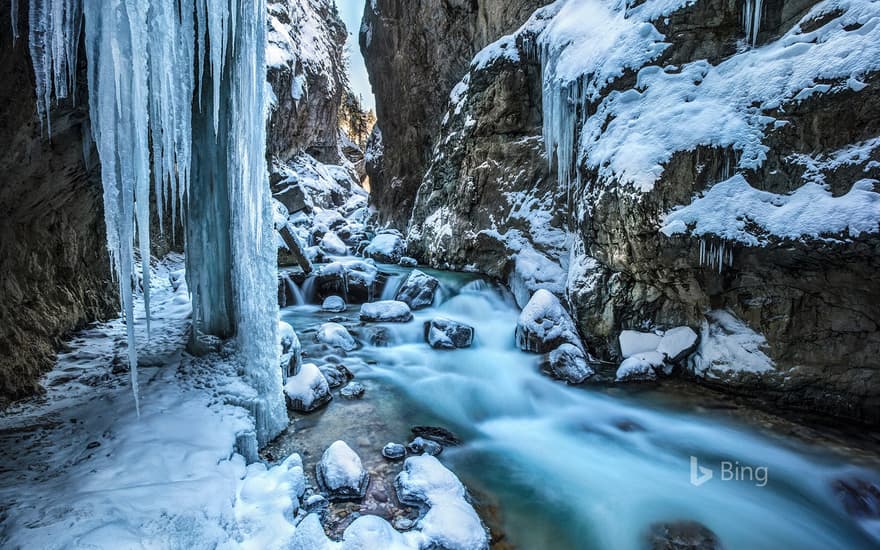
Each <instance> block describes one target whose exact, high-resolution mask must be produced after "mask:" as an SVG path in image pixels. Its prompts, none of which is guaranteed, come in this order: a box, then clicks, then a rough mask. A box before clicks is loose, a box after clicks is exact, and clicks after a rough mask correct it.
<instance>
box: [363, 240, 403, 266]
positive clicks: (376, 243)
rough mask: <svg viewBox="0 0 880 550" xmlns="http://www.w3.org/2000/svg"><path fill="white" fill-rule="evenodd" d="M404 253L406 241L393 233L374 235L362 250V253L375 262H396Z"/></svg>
mask: <svg viewBox="0 0 880 550" xmlns="http://www.w3.org/2000/svg"><path fill="white" fill-rule="evenodd" d="M404 253H406V243H405V242H404V240H403V239H402V238H401V237H400V235H396V234H394V233H383V234H380V235H376V237H375V238H373V240H372V241H371V242H370V245H369V246H368V247H367V248H366V249H365V250H364V255H365V256H367V257H368V258H373V259H374V260H376V261H377V262H384V263H388V264H396V263H398V262H399V261H400V259H401V258H402V257H403V255H404Z"/></svg>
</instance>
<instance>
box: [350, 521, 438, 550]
mask: <svg viewBox="0 0 880 550" xmlns="http://www.w3.org/2000/svg"><path fill="white" fill-rule="evenodd" d="M414 547H417V544H416V543H414V541H412V540H411V539H410V538H409V537H407V536H406V535H404V534H403V533H399V532H398V531H396V530H395V529H394V527H392V525H391V524H390V523H388V521H386V520H385V519H383V518H381V517H379V516H373V515H363V516H360V517H359V518H357V519H356V520H354V521H353V522H352V523H351V525H349V526H348V528H347V529H346V530H345V533H344V534H343V537H342V550H374V549H376V550H378V549H380V548H381V549H382V550H407V549H410V548H414ZM433 547H434V548H436V546H433ZM425 548H428V547H425Z"/></svg>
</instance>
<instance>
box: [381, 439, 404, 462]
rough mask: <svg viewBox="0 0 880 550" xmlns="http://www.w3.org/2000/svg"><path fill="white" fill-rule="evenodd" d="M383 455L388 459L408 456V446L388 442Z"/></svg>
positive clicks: (383, 449) (383, 448)
mask: <svg viewBox="0 0 880 550" xmlns="http://www.w3.org/2000/svg"><path fill="white" fill-rule="evenodd" d="M382 456H384V457H385V458H387V459H388V460H400V459H402V458H403V457H405V456H406V447H404V446H403V445H401V444H400V443H388V444H387V445H385V446H384V447H382Z"/></svg>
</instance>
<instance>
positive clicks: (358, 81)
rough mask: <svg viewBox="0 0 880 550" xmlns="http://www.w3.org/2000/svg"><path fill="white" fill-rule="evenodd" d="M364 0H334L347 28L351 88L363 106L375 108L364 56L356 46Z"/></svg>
mask: <svg viewBox="0 0 880 550" xmlns="http://www.w3.org/2000/svg"><path fill="white" fill-rule="evenodd" d="M364 4H365V2H364V0H336V6H337V7H338V8H339V14H340V15H341V16H342V20H343V21H345V26H346V27H347V28H348V52H349V59H350V63H351V74H350V75H349V76H350V78H351V88H352V89H353V90H354V92H355V93H356V94H359V95H360V96H361V97H362V98H363V102H364V106H365V107H367V108H370V109H373V110H375V109H376V100H375V99H374V98H373V90H372V89H371V88H370V79H369V78H368V77H367V68H366V66H365V65H364V58H363V56H361V50H360V48H359V47H358V32H360V29H361V17H362V16H363V14H364Z"/></svg>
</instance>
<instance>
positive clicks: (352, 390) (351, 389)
mask: <svg viewBox="0 0 880 550" xmlns="http://www.w3.org/2000/svg"><path fill="white" fill-rule="evenodd" d="M366 391H367V388H366V387H365V386H364V385H363V384H361V383H360V382H350V383H349V384H348V385H347V386H345V387H344V388H342V390H341V391H340V392H339V395H341V396H342V397H344V398H346V399H360V398H361V397H363V396H364V393H366Z"/></svg>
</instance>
